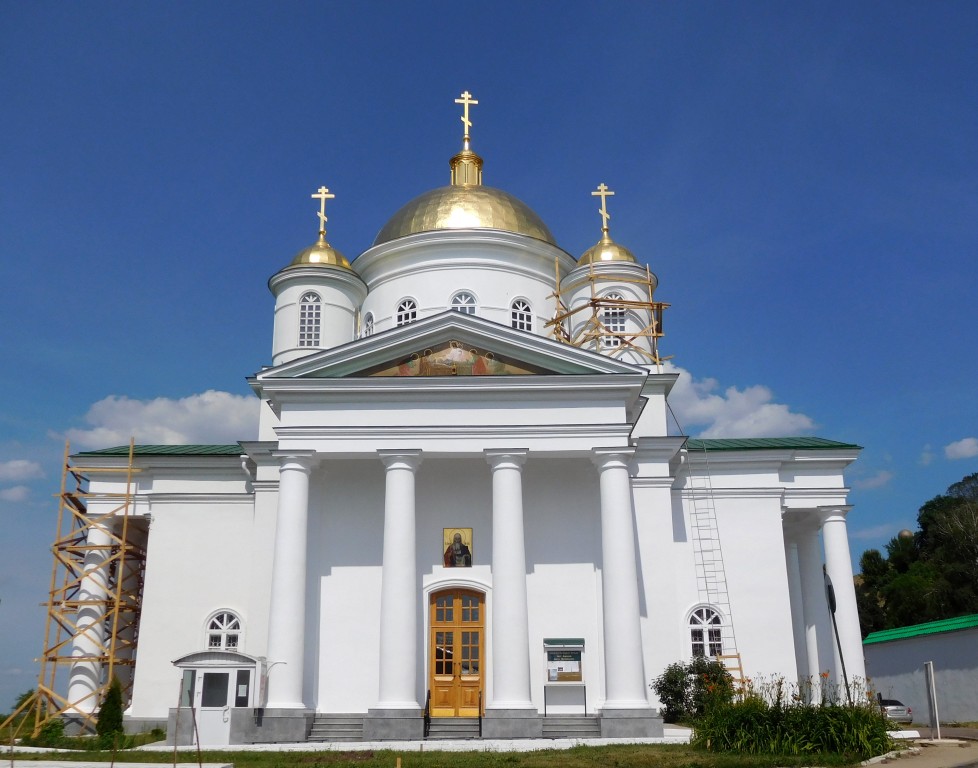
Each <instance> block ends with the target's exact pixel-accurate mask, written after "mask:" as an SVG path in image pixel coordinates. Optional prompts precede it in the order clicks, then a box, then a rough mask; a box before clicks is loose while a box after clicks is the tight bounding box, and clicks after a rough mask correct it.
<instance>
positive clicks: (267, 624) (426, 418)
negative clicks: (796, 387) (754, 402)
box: [69, 93, 864, 745]
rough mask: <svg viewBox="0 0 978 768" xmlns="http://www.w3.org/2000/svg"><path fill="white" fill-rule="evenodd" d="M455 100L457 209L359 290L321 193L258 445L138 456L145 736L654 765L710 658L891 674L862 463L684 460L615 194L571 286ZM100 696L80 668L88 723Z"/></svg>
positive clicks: (429, 196) (645, 288)
mask: <svg viewBox="0 0 978 768" xmlns="http://www.w3.org/2000/svg"><path fill="white" fill-rule="evenodd" d="M459 103H461V104H463V106H464V110H465V113H464V117H463V124H464V125H465V136H464V139H463V148H462V151H460V152H459V153H458V154H456V155H455V156H454V157H453V158H452V160H451V173H452V177H451V181H452V183H451V184H450V185H448V186H446V187H441V188H438V189H434V190H432V191H430V192H427V193H425V194H422V195H421V196H420V197H417V198H415V199H414V200H412V201H411V202H409V203H408V204H407V205H405V206H404V207H403V208H402V209H401V210H400V211H398V212H397V213H395V214H394V216H393V217H392V218H391V219H390V220H389V221H388V223H387V224H386V225H385V226H384V227H383V228H382V229H381V230H380V233H379V234H378V235H377V238H376V240H375V241H374V243H373V245H372V246H371V247H369V248H367V249H366V250H365V251H364V252H363V253H361V254H360V255H359V256H358V257H357V258H356V259H354V260H352V262H351V261H348V260H347V259H346V258H344V257H343V256H342V254H340V253H339V252H338V251H336V250H335V249H334V248H332V247H331V246H330V245H329V244H328V242H327V241H326V232H325V229H326V228H325V221H326V216H325V203H326V201H327V199H329V198H330V197H331V195H330V193H329V192H328V190H326V189H325V188H323V189H321V190H320V191H319V193H317V195H314V196H313V197H317V198H318V199H319V200H320V201H321V208H320V220H321V225H320V237H319V239H318V241H317V242H316V243H315V244H314V245H313V246H311V247H310V248H307V249H306V250H304V251H302V252H301V253H300V254H299V255H298V256H297V257H296V258H295V259H294V260H293V261H292V262H291V263H290V264H288V265H287V266H285V267H284V268H283V269H281V270H280V271H279V272H277V273H276V274H275V275H273V276H272V277H271V279H270V280H269V287H270V289H271V292H272V294H273V296H274V299H275V305H274V332H273V349H272V358H271V365H269V366H267V367H264V368H262V369H261V370H259V371H258V372H257V373H255V374H254V375H253V376H251V377H250V378H249V382H250V384H251V387H252V389H253V390H254V392H255V394H256V396H257V397H258V398H259V399H260V402H261V414H260V426H259V434H258V439H257V440H252V441H243V442H241V443H239V444H236V445H206V446H136V449H135V455H134V459H133V464H134V468H135V469H136V470H138V471H137V472H136V473H135V474H134V475H133V477H132V488H133V504H132V507H131V516H132V517H133V520H134V521H141V523H140V525H138V526H136V527H135V528H134V530H138V531H140V533H139V534H138V535H140V536H141V537H142V542H141V543H142V546H144V548H145V569H144V572H143V573H142V574H141V576H140V578H141V582H142V583H141V587H140V589H141V597H140V603H141V610H140V615H139V624H138V632H137V633H136V634H137V636H138V637H136V638H135V640H137V641H138V642H134V643H133V646H134V647H135V648H136V650H135V663H134V665H133V666H132V667H131V676H130V678H129V679H127V680H126V681H125V682H126V684H127V688H128V689H130V690H131V699H130V701H129V704H128V708H127V711H126V715H127V719H128V720H129V722H130V723H132V724H134V725H137V724H139V723H147V724H148V723H154V724H155V723H160V722H168V725H169V734H168V738H170V739H171V740H176V741H177V742H179V743H190V742H192V741H198V742H199V743H202V744H205V745H206V744H221V743H247V742H276V741H277V742H282V741H303V740H305V739H307V738H309V737H310V733H320V734H321V735H322V737H323V738H341V737H346V738H349V737H351V734H352V737H362V738H366V739H406V738H422V737H424V735H425V734H426V733H427V730H428V727H429V726H428V724H434V725H435V726H437V725H439V723H440V722H443V723H448V722H460V723H471V722H477V723H478V727H479V729H480V733H481V734H482V735H483V736H485V737H542V736H552V735H554V734H555V733H556V732H557V731H556V730H555V728H557V727H558V725H559V724H560V723H562V722H568V721H569V720H570V719H571V718H575V717H576V718H579V719H580V722H578V726H579V727H582V728H587V727H591V728H593V729H594V731H593V732H594V734H595V735H598V734H600V735H602V736H609V737H615V736H655V735H661V733H662V721H661V719H660V718H659V716H658V702H657V701H656V700H655V696H654V694H653V692H652V691H651V690H650V687H649V683H650V681H651V679H652V678H653V677H655V676H656V675H658V674H659V673H661V671H662V670H663V669H664V668H665V667H666V666H667V665H668V664H670V663H672V662H675V661H678V660H681V659H687V658H689V657H691V656H692V655H694V654H703V655H722V656H727V657H730V658H731V659H737V660H739V665H740V666H741V667H742V669H743V670H744V672H746V673H747V674H778V675H783V676H784V677H786V678H788V679H792V680H793V679H797V678H802V679H804V678H809V677H812V678H817V677H818V676H819V675H820V674H822V673H825V672H826V671H827V672H828V673H829V675H830V676H831V677H832V678H833V679H840V680H841V669H842V664H843V662H844V664H845V666H846V669H847V674H848V676H849V678H850V679H854V678H858V677H862V676H864V667H863V661H862V647H861V641H860V635H859V624H858V618H857V614H856V603H855V595H854V592H853V587H852V568H851V562H850V553H849V544H848V539H847V533H846V516H847V513H848V511H849V506H848V501H847V494H848V489H847V488H846V485H845V481H844V479H843V470H844V469H845V468H846V467H847V466H848V465H849V464H850V463H851V462H853V461H854V460H855V458H856V456H857V454H858V451H859V449H858V447H857V446H854V445H851V444H846V443H839V442H834V441H831V440H825V439H821V438H814V437H801V438H771V439H757V438H755V439H739V440H738V439H725V440H724V439H718V440H687V439H686V438H685V437H682V436H676V435H674V434H670V430H669V429H668V428H667V412H668V406H667V401H668V397H669V394H670V391H671V390H672V388H673V386H674V384H675V382H676V379H677V375H676V374H673V373H664V372H662V366H661V365H660V362H661V361H660V360H659V357H658V351H657V347H656V344H657V339H658V338H659V336H661V323H662V317H661V309H662V305H661V304H658V303H657V301H656V300H655V298H654V296H653V295H652V294H653V291H654V290H655V288H656V287H657V278H656V277H655V275H653V274H651V273H650V272H649V271H648V270H647V268H646V267H645V266H642V265H641V264H640V263H639V262H638V260H637V259H636V258H635V257H634V256H633V255H632V254H631V252H630V251H628V249H627V248H625V247H623V246H620V245H618V244H617V243H615V242H614V241H613V240H612V239H611V237H610V234H609V230H608V226H607V215H606V208H605V199H606V197H607V196H608V195H610V194H611V193H610V191H608V190H607V189H606V188H605V187H604V185H602V186H601V187H599V189H598V192H597V193H595V194H596V195H598V196H600V197H601V205H602V213H603V216H604V218H603V225H604V226H603V229H602V236H601V239H600V241H599V242H598V243H597V245H595V246H594V247H593V248H591V249H590V250H588V251H587V252H586V253H585V254H583V255H582V256H581V257H579V258H575V257H574V256H573V255H571V254H569V253H567V252H566V251H564V250H562V249H561V248H560V247H559V246H558V245H557V244H556V241H555V239H554V237H553V235H552V234H551V232H550V230H549V229H548V228H547V227H546V225H545V224H544V223H543V222H542V221H541V220H540V219H539V217H538V216H537V215H536V214H535V213H534V212H533V211H532V210H530V209H529V207H527V206H526V205H525V204H524V203H522V202H520V201H519V200H518V199H516V198H515V197H513V196H511V195H509V194H507V193H505V192H502V191H501V190H497V189H493V188H491V187H487V186H484V185H482V183H481V175H482V159H481V158H480V157H479V156H478V155H477V154H476V153H475V152H473V151H472V150H471V148H470V139H469V126H470V125H471V123H470V122H469V121H468V110H469V106H470V105H471V104H473V103H475V102H473V101H471V99H470V97H469V95H468V94H467V93H466V94H463V97H462V99H461V100H459ZM73 461H74V462H75V464H76V465H77V466H78V467H80V468H81V469H82V470H84V468H85V467H86V466H92V467H95V466H98V467H101V468H104V467H106V466H116V467H117V468H118V472H115V473H113V472H104V471H103V472H101V473H100V474H98V475H97V476H95V477H93V480H92V486H91V490H92V491H93V494H95V495H94V496H93V501H92V502H91V504H92V506H91V507H90V509H91V510H93V512H94V514H95V516H96V517H97V513H98V505H99V501H98V499H97V494H98V493H113V492H115V493H118V492H120V490H121V489H122V490H124V486H125V484H126V482H127V468H128V449H119V448H109V449H105V450H101V451H90V452H85V453H81V454H77V455H76V456H74V457H73ZM105 505H106V509H108V506H109V505H110V502H109V501H108V500H107V501H106V502H105ZM111 518H112V516H110V515H106V516H105V518H104V519H103V521H102V523H101V524H104V526H106V527H110V526H113V525H118V521H116V520H113V519H111ZM97 535H98V526H96V527H94V528H93V529H92V533H90V536H96V537H97ZM826 579H828V580H829V581H830V582H831V583H832V584H833V585H834V597H835V599H834V603H835V606H834V607H835V613H834V618H835V624H836V625H837V627H838V631H837V635H836V634H834V632H833V622H832V619H833V614H832V613H831V611H830V608H829V600H828V598H827V596H826V589H825V584H826ZM86 588H88V589H90V590H94V591H97V590H98V589H99V588H100V586H99V584H97V583H92V584H89V585H87V587H86ZM101 588H103V589H104V585H103V586H102V587H101ZM100 620H102V619H100V617H97V616H96V617H94V619H93V621H94V623H96V624H97V623H98V622H99V621H100ZM86 642H87V640H86V637H85V636H84V635H82V636H80V637H79V639H78V640H77V641H76V645H77V646H78V648H79V649H80V650H79V655H80V656H84V655H85V654H84V646H85V643H86ZM734 664H735V665H736V662H734ZM104 674H105V670H104V669H100V668H96V667H94V666H93V665H92V664H87V663H85V662H79V663H78V664H76V665H75V667H74V668H73V669H72V671H71V682H70V685H71V690H72V693H71V694H70V695H69V698H72V697H74V698H75V699H76V700H79V701H84V700H85V697H84V692H85V690H86V686H87V687H89V688H90V687H91V686H92V685H94V684H96V682H97V681H98V680H99V679H100V676H104ZM127 674H128V673H127ZM91 706H93V702H91V699H89V700H88V703H87V704H80V705H79V707H89V708H90V707H91ZM189 707H193V709H194V711H193V716H192V717H191V715H190V714H189V710H188V708H189ZM585 721H586V722H585ZM195 728H196V733H195ZM316 728H319V729H320V730H319V731H314V729H316ZM344 734H345V736H344Z"/></svg>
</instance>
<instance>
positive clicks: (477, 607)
mask: <svg viewBox="0 0 978 768" xmlns="http://www.w3.org/2000/svg"><path fill="white" fill-rule="evenodd" d="M485 614H486V611H485V596H484V595H483V594H482V593H481V592H476V591H474V590H470V589H448V590H443V591H441V592H434V593H432V595H431V600H430V603H429V611H428V615H429V625H430V638H429V643H428V689H429V690H430V691H431V716H432V717H477V716H478V715H479V714H480V709H481V706H482V700H483V698H484V694H483V691H484V690H485V686H484V685H483V681H484V680H485V663H484V658H485Z"/></svg>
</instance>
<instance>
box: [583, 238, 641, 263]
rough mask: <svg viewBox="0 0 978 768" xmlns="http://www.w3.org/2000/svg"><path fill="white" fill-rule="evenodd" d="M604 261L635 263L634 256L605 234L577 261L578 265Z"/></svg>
mask: <svg viewBox="0 0 978 768" xmlns="http://www.w3.org/2000/svg"><path fill="white" fill-rule="evenodd" d="M604 261H629V262H633V263H634V262H637V261H638V259H636V258H635V254H634V253H632V252H631V251H630V250H628V249H627V248H626V247H625V246H623V245H618V243H616V242H615V241H614V240H612V239H611V237H610V236H609V235H608V233H607V232H605V234H604V235H603V236H602V237H601V239H600V240H598V242H597V243H596V244H595V245H592V246H591V247H590V248H588V249H587V250H586V251H584V253H583V254H582V255H581V258H579V259H578V260H577V263H578V264H598V263H600V262H604Z"/></svg>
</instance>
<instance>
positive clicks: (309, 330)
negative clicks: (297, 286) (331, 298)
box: [299, 291, 323, 347]
mask: <svg viewBox="0 0 978 768" xmlns="http://www.w3.org/2000/svg"><path fill="white" fill-rule="evenodd" d="M322 317H323V302H322V299H320V298H319V294H318V293H313V292H312V291H310V292H309V293H306V294H303V296H302V298H301V299H300V300H299V346H300V347H318V346H319V331H320V324H321V322H322Z"/></svg>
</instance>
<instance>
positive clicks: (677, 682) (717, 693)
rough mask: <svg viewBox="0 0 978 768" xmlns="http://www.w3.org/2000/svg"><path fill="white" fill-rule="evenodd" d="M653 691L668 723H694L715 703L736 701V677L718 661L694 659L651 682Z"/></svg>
mask: <svg viewBox="0 0 978 768" xmlns="http://www.w3.org/2000/svg"><path fill="white" fill-rule="evenodd" d="M651 688H652V690H653V691H655V695H656V696H658V697H659V701H660V702H661V703H662V707H663V712H662V717H663V719H664V720H665V721H666V722H669V723H676V722H679V721H680V720H691V719H693V718H695V717H698V716H700V715H702V714H703V713H705V712H706V711H707V710H709V709H710V708H712V707H713V706H714V705H716V704H726V703H729V702H730V701H731V700H732V699H733V693H734V688H733V678H732V677H730V673H729V672H727V670H726V668H725V667H724V666H723V664H721V663H720V662H719V661H716V660H714V659H707V658H705V657H703V656H694V657H693V658H692V659H691V660H690V661H688V662H686V663H683V662H681V661H677V662H675V663H674V664H670V665H669V666H668V667H666V669H665V671H664V672H663V673H662V674H661V675H659V676H658V677H657V678H656V679H655V680H653V681H652V685H651Z"/></svg>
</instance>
